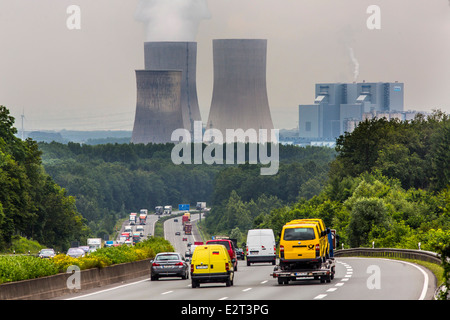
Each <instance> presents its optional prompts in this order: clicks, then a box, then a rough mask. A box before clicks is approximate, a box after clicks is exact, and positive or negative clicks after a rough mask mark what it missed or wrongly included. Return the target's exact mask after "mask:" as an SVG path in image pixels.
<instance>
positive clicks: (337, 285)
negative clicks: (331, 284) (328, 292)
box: [336, 282, 344, 287]
mask: <svg viewBox="0 0 450 320" xmlns="http://www.w3.org/2000/svg"><path fill="white" fill-rule="evenodd" d="M343 285H344V283H343V282H339V283H336V287H342V286H343Z"/></svg>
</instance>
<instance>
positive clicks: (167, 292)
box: [161, 290, 173, 295]
mask: <svg viewBox="0 0 450 320" xmlns="http://www.w3.org/2000/svg"><path fill="white" fill-rule="evenodd" d="M172 292H173V291H172V290H171V291H166V292H163V293H161V294H162V295H164V294H169V293H172Z"/></svg>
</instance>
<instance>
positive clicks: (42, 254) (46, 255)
mask: <svg viewBox="0 0 450 320" xmlns="http://www.w3.org/2000/svg"><path fill="white" fill-rule="evenodd" d="M55 256H56V252H55V250H53V249H42V250H41V251H39V258H42V259H51V258H53V257H55Z"/></svg>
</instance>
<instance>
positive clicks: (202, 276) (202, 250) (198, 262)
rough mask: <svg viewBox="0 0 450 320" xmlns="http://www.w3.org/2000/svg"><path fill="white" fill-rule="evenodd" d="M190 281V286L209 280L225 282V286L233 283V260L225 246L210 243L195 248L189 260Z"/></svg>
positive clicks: (197, 285) (208, 281)
mask: <svg viewBox="0 0 450 320" xmlns="http://www.w3.org/2000/svg"><path fill="white" fill-rule="evenodd" d="M191 281H192V288H197V287H199V286H200V284H201V283H210V282H225V284H226V286H227V287H229V286H232V285H233V282H234V268H233V262H232V261H231V258H230V255H229V254H228V250H227V249H226V248H225V246H223V245H221V244H212V245H200V246H197V247H196V248H195V250H194V253H193V255H192V260H191Z"/></svg>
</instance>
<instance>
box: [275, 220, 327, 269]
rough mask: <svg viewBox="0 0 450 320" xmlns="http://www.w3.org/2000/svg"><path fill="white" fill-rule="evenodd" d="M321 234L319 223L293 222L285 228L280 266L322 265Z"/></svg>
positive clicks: (281, 242)
mask: <svg viewBox="0 0 450 320" xmlns="http://www.w3.org/2000/svg"><path fill="white" fill-rule="evenodd" d="M320 247H321V232H320V231H319V227H318V225H317V223H311V224H307V223H304V222H300V221H299V223H295V222H293V221H291V222H290V223H287V224H285V225H284V226H283V229H282V231H281V237H280V250H279V258H280V266H281V267H282V268H283V267H285V266H289V265H290V266H292V265H293V264H297V265H298V264H320V263H321V262H322V261H324V251H323V250H320Z"/></svg>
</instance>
